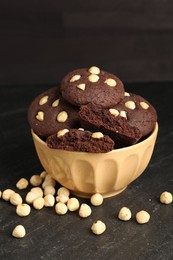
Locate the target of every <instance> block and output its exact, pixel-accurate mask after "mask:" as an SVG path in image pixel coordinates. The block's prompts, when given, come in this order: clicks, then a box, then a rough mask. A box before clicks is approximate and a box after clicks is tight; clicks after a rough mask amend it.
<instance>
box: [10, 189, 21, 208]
mask: <svg viewBox="0 0 173 260" xmlns="http://www.w3.org/2000/svg"><path fill="white" fill-rule="evenodd" d="M22 201H23V200H22V197H21V196H20V194H19V193H16V192H15V193H13V194H12V195H11V197H10V203H11V204H13V205H15V206H16V205H19V204H22Z"/></svg>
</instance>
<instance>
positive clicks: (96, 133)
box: [91, 132, 104, 139]
mask: <svg viewBox="0 0 173 260" xmlns="http://www.w3.org/2000/svg"><path fill="white" fill-rule="evenodd" d="M91 137H92V138H98V139H99V138H102V137H104V135H103V134H102V133H101V132H95V133H93V134H92V135H91Z"/></svg>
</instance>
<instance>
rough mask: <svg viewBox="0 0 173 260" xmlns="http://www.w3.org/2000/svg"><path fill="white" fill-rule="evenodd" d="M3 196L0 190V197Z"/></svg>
mask: <svg viewBox="0 0 173 260" xmlns="http://www.w3.org/2000/svg"><path fill="white" fill-rule="evenodd" d="M1 196H2V191H1V190H0V198H1Z"/></svg>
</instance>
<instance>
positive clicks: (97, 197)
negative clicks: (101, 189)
mask: <svg viewBox="0 0 173 260" xmlns="http://www.w3.org/2000/svg"><path fill="white" fill-rule="evenodd" d="M90 201H91V204H92V205H93V206H100V205H101V204H102V203H103V196H102V195H101V194H99V193H95V194H93V195H92V196H91V198H90Z"/></svg>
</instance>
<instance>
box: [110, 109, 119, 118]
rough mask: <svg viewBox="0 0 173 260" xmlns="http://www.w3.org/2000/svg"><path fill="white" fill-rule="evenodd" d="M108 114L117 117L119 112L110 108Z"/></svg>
mask: <svg viewBox="0 0 173 260" xmlns="http://www.w3.org/2000/svg"><path fill="white" fill-rule="evenodd" d="M109 112H110V113H111V115H113V116H115V117H116V116H118V115H119V111H118V110H117V109H114V108H110V109H109Z"/></svg>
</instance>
